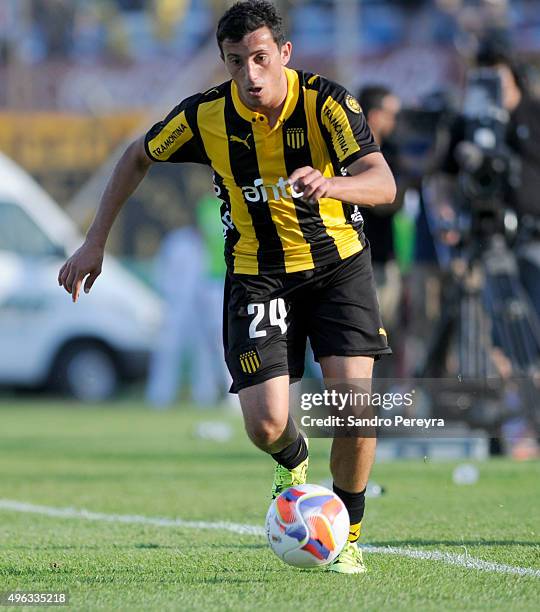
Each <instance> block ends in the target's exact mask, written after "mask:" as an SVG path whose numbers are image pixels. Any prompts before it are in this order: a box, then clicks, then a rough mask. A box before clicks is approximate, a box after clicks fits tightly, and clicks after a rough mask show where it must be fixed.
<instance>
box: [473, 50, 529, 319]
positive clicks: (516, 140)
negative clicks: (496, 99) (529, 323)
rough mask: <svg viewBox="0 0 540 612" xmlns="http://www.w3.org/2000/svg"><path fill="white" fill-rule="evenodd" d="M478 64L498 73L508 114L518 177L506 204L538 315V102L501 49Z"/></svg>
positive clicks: (482, 53) (524, 281)
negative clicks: (514, 223)
mask: <svg viewBox="0 0 540 612" xmlns="http://www.w3.org/2000/svg"><path fill="white" fill-rule="evenodd" d="M477 63H478V66H479V67H487V68H493V69H495V70H496V71H497V73H498V74H499V77H500V80H501V86H502V102H503V106H504V107H505V108H506V110H507V111H508V112H509V114H510V120H509V122H508V127H507V134H506V143H507V145H508V146H509V148H510V150H511V151H512V152H513V153H514V154H515V155H516V156H517V158H518V160H519V162H520V173H519V174H520V175H519V181H517V183H516V185H515V186H513V187H512V188H511V189H510V190H509V192H508V195H509V202H508V203H509V204H510V205H511V206H512V208H513V209H514V211H515V212H516V214H517V216H518V222H519V226H518V227H519V233H518V241H517V244H516V249H517V250H516V255H517V256H518V260H519V274H520V279H521V282H522V284H523V286H524V288H525V290H526V291H527V293H528V295H529V297H530V300H531V302H532V303H533V306H534V308H535V310H536V313H537V314H538V316H540V101H539V100H536V99H534V98H533V97H532V96H531V95H530V93H529V91H528V88H527V85H526V80H525V77H524V74H523V72H522V71H521V70H520V69H519V67H518V66H517V65H516V63H515V62H514V61H513V60H512V59H511V58H510V57H509V56H508V55H507V54H506V53H505V52H504V51H502V50H501V49H498V48H497V47H496V46H487V45H486V46H484V47H483V48H482V49H481V50H480V52H479V54H478V57H477Z"/></svg>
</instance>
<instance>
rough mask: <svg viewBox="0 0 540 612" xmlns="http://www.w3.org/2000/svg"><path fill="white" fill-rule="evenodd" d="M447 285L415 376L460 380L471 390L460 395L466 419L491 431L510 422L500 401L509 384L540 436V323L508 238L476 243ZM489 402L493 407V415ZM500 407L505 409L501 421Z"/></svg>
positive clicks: (455, 263) (483, 239) (497, 236)
mask: <svg viewBox="0 0 540 612" xmlns="http://www.w3.org/2000/svg"><path fill="white" fill-rule="evenodd" d="M447 280H448V282H446V283H445V284H444V290H443V295H442V300H441V302H442V308H441V316H440V319H439V321H438V324H437V326H436V328H435V330H434V333H433V335H432V337H431V340H430V342H429V343H428V350H427V353H426V357H425V359H424V361H423V363H422V364H421V365H420V367H419V368H418V371H417V375H418V376H419V377H421V378H441V377H452V376H454V377H455V375H456V374H457V375H458V377H459V381H463V382H464V383H465V384H464V385H461V386H460V387H461V389H462V391H464V392H465V393H467V392H469V393H470V394H471V398H470V400H469V402H465V403H466V405H469V406H470V407H471V412H470V413H469V414H468V415H467V414H465V413H463V416H464V417H469V418H468V419H467V420H471V418H472V420H473V421H476V424H478V425H483V426H486V425H488V421H491V425H489V429H491V430H492V432H493V431H494V429H493V426H494V425H495V423H496V422H497V423H498V424H499V425H500V423H501V422H503V421H504V420H505V419H506V418H508V417H509V416H511V415H509V413H508V410H507V408H505V407H502V406H501V404H502V403H503V402H501V395H505V393H506V392H507V390H508V384H507V383H508V381H510V380H511V381H512V384H513V385H514V387H516V386H517V387H519V390H518V393H519V395H520V401H519V404H520V407H521V414H524V415H525V416H526V418H527V420H528V421H529V422H530V423H531V424H532V425H533V427H534V428H535V429H536V430H538V429H539V426H540V415H539V412H540V411H539V410H538V409H537V408H536V403H537V402H536V400H537V396H538V389H537V388H536V386H535V379H536V385H537V384H538V374H539V372H540V323H539V321H538V318H537V316H536V313H535V311H534V310H533V307H532V305H531V304H530V302H529V299H528V296H527V294H526V293H525V291H524V289H523V287H522V285H521V282H520V280H519V274H518V263H517V260H516V257H515V255H514V253H513V252H512V251H511V250H510V249H509V248H508V246H507V243H506V239H505V237H504V235H503V234H494V235H492V236H485V235H484V236H479V237H478V239H476V240H472V241H470V244H469V247H468V250H467V254H466V255H465V256H464V257H461V258H456V259H455V260H454V261H453V264H452V266H451V272H450V278H449V279H447ZM490 383H491V384H490ZM478 397H480V398H481V402H480V403H481V404H483V406H480V405H479V402H478V399H477V398H478ZM484 400H486V401H487V404H490V405H489V407H488V408H487V409H486V405H485V404H486V401H484ZM475 403H476V405H475ZM494 404H498V406H499V407H498V409H496V410H495V412H496V413H497V416H495V414H494V407H493V405H494ZM446 408H447V410H451V407H450V406H448V407H446ZM453 408H454V409H455V407H453ZM488 413H489V414H490V415H491V416H489V417H488ZM513 416H515V413H514V415H513Z"/></svg>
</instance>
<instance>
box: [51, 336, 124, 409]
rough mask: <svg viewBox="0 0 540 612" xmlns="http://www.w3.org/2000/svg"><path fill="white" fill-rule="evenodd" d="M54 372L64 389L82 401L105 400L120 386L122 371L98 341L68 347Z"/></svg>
mask: <svg viewBox="0 0 540 612" xmlns="http://www.w3.org/2000/svg"><path fill="white" fill-rule="evenodd" d="M53 376H54V379H55V383H56V386H57V387H59V389H60V390H61V391H63V392H64V393H67V394H68V395H71V396H72V397H75V398H76V399H78V400H80V401H83V402H102V401H104V400H106V399H109V398H110V397H112V396H113V395H114V394H115V392H116V391H117V389H118V382H119V373H118V368H117V366H116V363H115V362H114V359H113V356H112V355H111V353H110V352H109V351H107V349H106V348H105V347H103V346H101V345H99V344H97V343H92V342H81V343H76V344H72V345H70V346H68V347H66V348H65V349H64V350H63V351H62V353H61V354H60V356H59V358H58V361H57V367H56V372H54V374H53Z"/></svg>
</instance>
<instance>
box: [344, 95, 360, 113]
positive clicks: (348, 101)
mask: <svg viewBox="0 0 540 612" xmlns="http://www.w3.org/2000/svg"><path fill="white" fill-rule="evenodd" d="M345 105H346V106H347V108H348V109H349V110H350V111H351V112H352V113H355V114H357V115H359V114H360V113H361V112H362V107H361V106H360V102H358V100H357V99H356V98H355V97H354V96H351V94H347V96H346V97H345Z"/></svg>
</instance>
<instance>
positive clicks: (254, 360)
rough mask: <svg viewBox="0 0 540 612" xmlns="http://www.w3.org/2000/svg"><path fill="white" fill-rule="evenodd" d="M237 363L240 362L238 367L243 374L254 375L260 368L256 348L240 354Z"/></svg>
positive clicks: (259, 357)
mask: <svg viewBox="0 0 540 612" xmlns="http://www.w3.org/2000/svg"><path fill="white" fill-rule="evenodd" d="M238 361H239V362H240V367H241V368H242V372H244V374H255V372H256V371H257V370H258V369H259V368H260V367H261V356H260V355H259V351H258V350H257V349H256V348H252V349H250V350H249V351H245V352H243V353H240V355H239V356H238Z"/></svg>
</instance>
